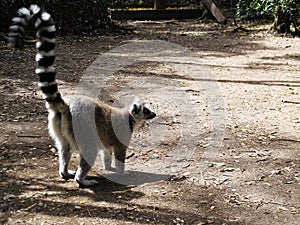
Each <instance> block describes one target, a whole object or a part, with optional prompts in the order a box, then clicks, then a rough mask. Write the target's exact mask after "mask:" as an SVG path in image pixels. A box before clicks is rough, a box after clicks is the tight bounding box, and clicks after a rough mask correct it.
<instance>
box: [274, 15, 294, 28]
mask: <svg viewBox="0 0 300 225" xmlns="http://www.w3.org/2000/svg"><path fill="white" fill-rule="evenodd" d="M272 29H273V30H274V31H276V32H278V33H290V32H291V20H290V17H289V16H287V15H284V14H283V13H281V12H277V13H276V14H275V16H274V24H273V27H272Z"/></svg>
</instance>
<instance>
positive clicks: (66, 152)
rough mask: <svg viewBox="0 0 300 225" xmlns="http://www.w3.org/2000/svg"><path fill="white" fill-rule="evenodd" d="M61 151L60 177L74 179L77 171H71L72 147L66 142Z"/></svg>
mask: <svg viewBox="0 0 300 225" xmlns="http://www.w3.org/2000/svg"><path fill="white" fill-rule="evenodd" d="M58 151H59V175H60V176H61V177H62V178H63V179H65V180H68V179H73V178H74V177H75V173H76V171H74V170H69V169H68V168H69V164H70V160H71V156H72V151H71V147H70V145H69V144H68V142H67V141H66V140H64V143H63V145H62V147H61V149H59V150H58Z"/></svg>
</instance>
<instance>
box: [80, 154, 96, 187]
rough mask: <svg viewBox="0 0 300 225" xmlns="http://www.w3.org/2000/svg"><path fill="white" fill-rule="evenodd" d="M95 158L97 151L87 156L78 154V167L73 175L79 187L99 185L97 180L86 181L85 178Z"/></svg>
mask: <svg viewBox="0 0 300 225" xmlns="http://www.w3.org/2000/svg"><path fill="white" fill-rule="evenodd" d="M96 156H97V150H95V151H90V152H89V153H88V154H82V153H81V154H80V162H79V167H78V169H77V171H76V174H75V178H74V179H75V181H76V182H77V183H78V184H79V187H90V186H93V185H96V184H99V182H98V181H97V180H88V179H86V176H87V174H88V172H89V171H90V169H91V168H92V166H93V164H94V162H95V160H96Z"/></svg>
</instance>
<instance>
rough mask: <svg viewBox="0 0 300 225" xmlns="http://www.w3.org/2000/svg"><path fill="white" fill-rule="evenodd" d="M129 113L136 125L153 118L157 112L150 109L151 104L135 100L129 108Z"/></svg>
mask: <svg viewBox="0 0 300 225" xmlns="http://www.w3.org/2000/svg"><path fill="white" fill-rule="evenodd" d="M129 114H130V116H131V118H132V119H133V121H134V123H135V125H139V124H140V123H142V122H144V121H146V120H150V119H153V118H154V117H155V116H156V114H155V113H154V112H152V111H151V110H150V109H149V106H148V105H147V104H146V103H144V102H140V101H134V102H133V103H132V105H131V106H130V108H129Z"/></svg>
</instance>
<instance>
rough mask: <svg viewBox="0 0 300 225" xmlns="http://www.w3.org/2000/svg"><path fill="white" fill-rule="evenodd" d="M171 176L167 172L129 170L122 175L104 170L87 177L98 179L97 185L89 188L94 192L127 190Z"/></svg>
mask: <svg viewBox="0 0 300 225" xmlns="http://www.w3.org/2000/svg"><path fill="white" fill-rule="evenodd" d="M171 177H172V175H167V174H154V173H147V172H140V171H132V170H129V171H126V173H125V174H122V175H119V174H116V173H109V172H105V173H103V174H101V175H100V176H98V177H89V178H92V179H96V180H98V181H99V184H98V185H95V186H94V187H92V188H91V189H92V190H94V191H95V192H100V191H104V192H106V191H107V192H113V191H122V190H127V189H130V188H133V187H135V186H139V185H145V184H150V183H155V182H159V181H164V180H168V179H170V178H171ZM89 178H88V179H89Z"/></svg>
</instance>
